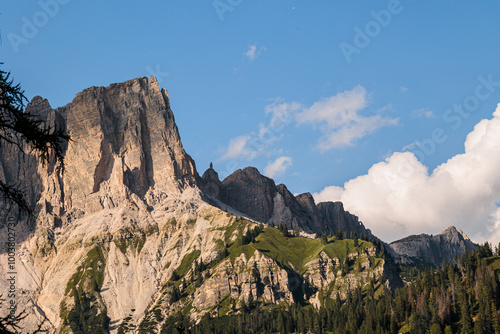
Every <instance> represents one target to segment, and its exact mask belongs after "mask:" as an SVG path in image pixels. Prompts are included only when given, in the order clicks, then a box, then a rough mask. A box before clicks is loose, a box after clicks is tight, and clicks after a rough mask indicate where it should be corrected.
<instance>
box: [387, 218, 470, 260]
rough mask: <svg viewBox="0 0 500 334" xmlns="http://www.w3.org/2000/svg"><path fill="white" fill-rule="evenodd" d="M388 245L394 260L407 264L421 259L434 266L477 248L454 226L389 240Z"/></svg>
mask: <svg viewBox="0 0 500 334" xmlns="http://www.w3.org/2000/svg"><path fill="white" fill-rule="evenodd" d="M389 246H390V250H392V255H393V257H394V258H395V260H396V262H399V263H404V264H408V263H413V262H414V261H415V259H421V260H424V261H426V262H428V263H432V264H434V265H436V266H439V265H441V264H442V262H443V260H446V261H447V262H449V261H454V259H455V257H460V256H461V255H463V254H464V253H465V251H466V250H476V249H477V245H476V244H474V243H473V242H472V241H471V240H470V239H469V237H467V235H465V233H464V232H462V231H461V230H457V229H456V228H455V227H454V226H449V227H447V228H446V229H445V230H444V231H443V232H441V233H439V234H437V235H434V236H433V235H429V234H419V235H411V236H408V237H405V238H403V239H401V240H397V241H394V242H391V243H390V244H389Z"/></svg>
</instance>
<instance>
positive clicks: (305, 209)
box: [202, 167, 371, 235]
mask: <svg viewBox="0 0 500 334" xmlns="http://www.w3.org/2000/svg"><path fill="white" fill-rule="evenodd" d="M202 180H203V183H204V186H205V189H206V191H207V193H208V194H210V195H211V196H213V197H214V198H216V199H217V200H219V201H221V202H223V203H225V204H227V205H229V206H231V207H233V208H234V209H236V210H238V211H240V212H242V213H244V214H246V215H248V216H249V217H251V218H252V219H255V220H257V221H260V222H263V223H271V222H273V223H275V224H279V223H284V224H286V225H287V226H288V228H289V229H300V230H303V231H305V232H308V233H319V234H323V233H330V232H332V233H335V232H336V230H338V229H340V230H342V231H345V232H347V233H350V232H355V233H357V234H358V235H361V234H364V235H371V232H370V230H367V229H366V228H365V227H364V225H363V224H362V223H361V222H360V221H359V219H358V217H356V216H354V215H352V214H350V213H349V212H347V211H345V210H344V206H343V204H342V203H341V202H336V203H333V202H325V203H319V204H317V205H316V203H315V202H314V199H313V197H312V195H311V194H310V193H304V194H299V195H297V196H294V195H293V194H292V193H291V192H290V191H289V190H288V189H287V187H286V186H285V185H284V184H279V185H276V184H275V182H274V180H272V179H271V178H268V177H266V176H264V175H262V174H261V173H260V172H259V170H258V169H257V168H255V167H246V168H244V169H238V170H236V171H235V172H233V173H232V174H231V175H229V176H228V177H226V178H225V179H224V180H223V181H222V182H221V181H220V180H219V177H218V174H217V172H216V171H215V170H214V169H213V168H212V167H211V168H209V169H207V170H206V171H205V173H204V174H203V176H202Z"/></svg>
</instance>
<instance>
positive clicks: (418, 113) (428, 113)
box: [410, 108, 434, 118]
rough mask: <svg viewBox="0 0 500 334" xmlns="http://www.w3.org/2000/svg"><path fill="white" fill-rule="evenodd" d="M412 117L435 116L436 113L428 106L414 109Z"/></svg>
mask: <svg viewBox="0 0 500 334" xmlns="http://www.w3.org/2000/svg"><path fill="white" fill-rule="evenodd" d="M410 115H411V117H415V118H434V113H433V112H432V110H430V109H428V108H420V109H415V110H412V112H411V113H410Z"/></svg>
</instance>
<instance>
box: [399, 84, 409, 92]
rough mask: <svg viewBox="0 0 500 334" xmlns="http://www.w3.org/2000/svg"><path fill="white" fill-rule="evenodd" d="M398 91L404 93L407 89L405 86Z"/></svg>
mask: <svg viewBox="0 0 500 334" xmlns="http://www.w3.org/2000/svg"><path fill="white" fill-rule="evenodd" d="M399 89H400V90H401V91H402V92H403V93H406V92H407V91H408V88H407V87H405V86H401V87H399Z"/></svg>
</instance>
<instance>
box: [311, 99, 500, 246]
mask: <svg viewBox="0 0 500 334" xmlns="http://www.w3.org/2000/svg"><path fill="white" fill-rule="evenodd" d="M464 148H465V151H464V153H462V154H458V155H456V156H454V157H452V158H451V159H449V160H448V161H447V162H445V163H443V164H441V165H440V166H438V167H436V168H435V169H434V170H433V171H432V172H429V171H428V168H427V167H426V166H425V165H423V164H422V163H421V162H419V161H418V159H417V158H416V157H415V155H414V154H413V153H411V152H397V153H394V154H392V155H391V156H390V157H388V158H387V159H386V160H385V161H383V162H380V163H377V164H375V165H373V166H372V167H371V168H370V169H369V171H368V173H367V174H365V175H361V176H358V177H356V178H355V179H352V180H350V181H348V182H346V183H345V184H344V187H343V188H342V187H326V188H325V189H323V190H322V191H321V192H319V193H316V194H314V197H315V198H316V200H317V201H325V200H341V201H342V202H344V205H345V207H346V208H347V209H348V210H350V211H351V212H352V213H354V214H356V215H358V216H359V217H360V219H361V220H362V221H363V222H364V223H365V225H366V226H367V227H368V228H370V229H372V231H373V233H374V234H375V235H377V236H379V237H380V238H382V239H383V240H385V241H393V240H396V239H399V238H401V237H404V236H407V235H409V234H419V233H438V232H440V231H442V230H444V229H445V228H446V227H447V226H449V225H455V226H456V227H457V228H460V229H462V230H463V231H464V232H465V233H467V234H468V235H469V236H470V237H471V238H472V240H473V241H476V242H482V241H484V240H489V241H491V242H493V243H495V244H497V243H498V242H499V241H500V209H499V208H498V205H497V203H499V202H500V104H499V106H498V107H497V109H496V111H495V112H494V113H493V118H492V119H484V120H482V121H480V122H479V123H478V124H476V126H475V127H474V130H473V131H472V132H471V133H469V135H468V136H467V138H466V141H465V144H464Z"/></svg>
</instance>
